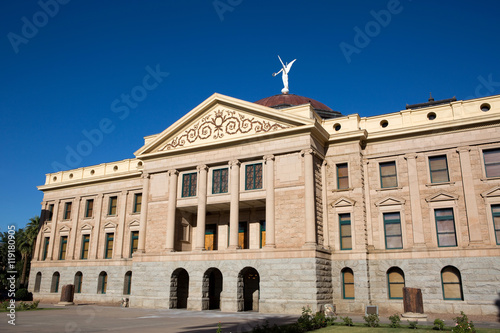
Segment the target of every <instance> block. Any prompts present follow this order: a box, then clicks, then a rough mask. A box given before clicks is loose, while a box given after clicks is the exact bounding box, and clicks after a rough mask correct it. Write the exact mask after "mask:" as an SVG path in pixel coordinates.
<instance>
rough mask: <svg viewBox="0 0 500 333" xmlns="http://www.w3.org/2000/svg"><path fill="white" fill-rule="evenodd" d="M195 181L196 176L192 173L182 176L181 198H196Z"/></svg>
mask: <svg viewBox="0 0 500 333" xmlns="http://www.w3.org/2000/svg"><path fill="white" fill-rule="evenodd" d="M196 181H197V174H196V172H193V173H185V174H184V175H182V197H183V198H186V197H194V196H196Z"/></svg>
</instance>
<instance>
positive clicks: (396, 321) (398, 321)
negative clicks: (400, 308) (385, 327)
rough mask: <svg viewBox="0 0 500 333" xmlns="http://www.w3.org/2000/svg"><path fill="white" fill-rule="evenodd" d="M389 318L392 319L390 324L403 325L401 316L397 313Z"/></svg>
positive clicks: (392, 325) (394, 326) (394, 325)
mask: <svg viewBox="0 0 500 333" xmlns="http://www.w3.org/2000/svg"><path fill="white" fill-rule="evenodd" d="M389 320H390V321H391V324H390V325H389V326H390V327H392V328H398V327H401V318H399V315H398V314H397V313H396V314H393V315H392V316H390V317H389Z"/></svg>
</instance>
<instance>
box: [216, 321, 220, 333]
mask: <svg viewBox="0 0 500 333" xmlns="http://www.w3.org/2000/svg"><path fill="white" fill-rule="evenodd" d="M215 333H222V325H221V323H220V321H219V323H218V324H217V331H215Z"/></svg>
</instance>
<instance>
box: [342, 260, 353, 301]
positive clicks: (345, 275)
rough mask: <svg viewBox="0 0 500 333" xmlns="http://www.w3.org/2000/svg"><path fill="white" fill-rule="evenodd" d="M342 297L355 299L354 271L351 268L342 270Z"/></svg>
mask: <svg viewBox="0 0 500 333" xmlns="http://www.w3.org/2000/svg"><path fill="white" fill-rule="evenodd" d="M342 298H344V299H354V273H353V271H352V269H350V268H344V269H343V270H342Z"/></svg>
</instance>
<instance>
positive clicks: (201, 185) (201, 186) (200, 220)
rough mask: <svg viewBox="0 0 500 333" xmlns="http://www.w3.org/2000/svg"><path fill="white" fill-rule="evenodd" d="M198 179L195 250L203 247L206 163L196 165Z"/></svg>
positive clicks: (200, 249)
mask: <svg viewBox="0 0 500 333" xmlns="http://www.w3.org/2000/svg"><path fill="white" fill-rule="evenodd" d="M197 169H198V175H199V181H198V214H197V219H196V243H195V244H196V248H195V250H198V251H202V250H204V249H205V221H206V218H207V173H208V167H207V166H206V165H199V166H198V167H197Z"/></svg>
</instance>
